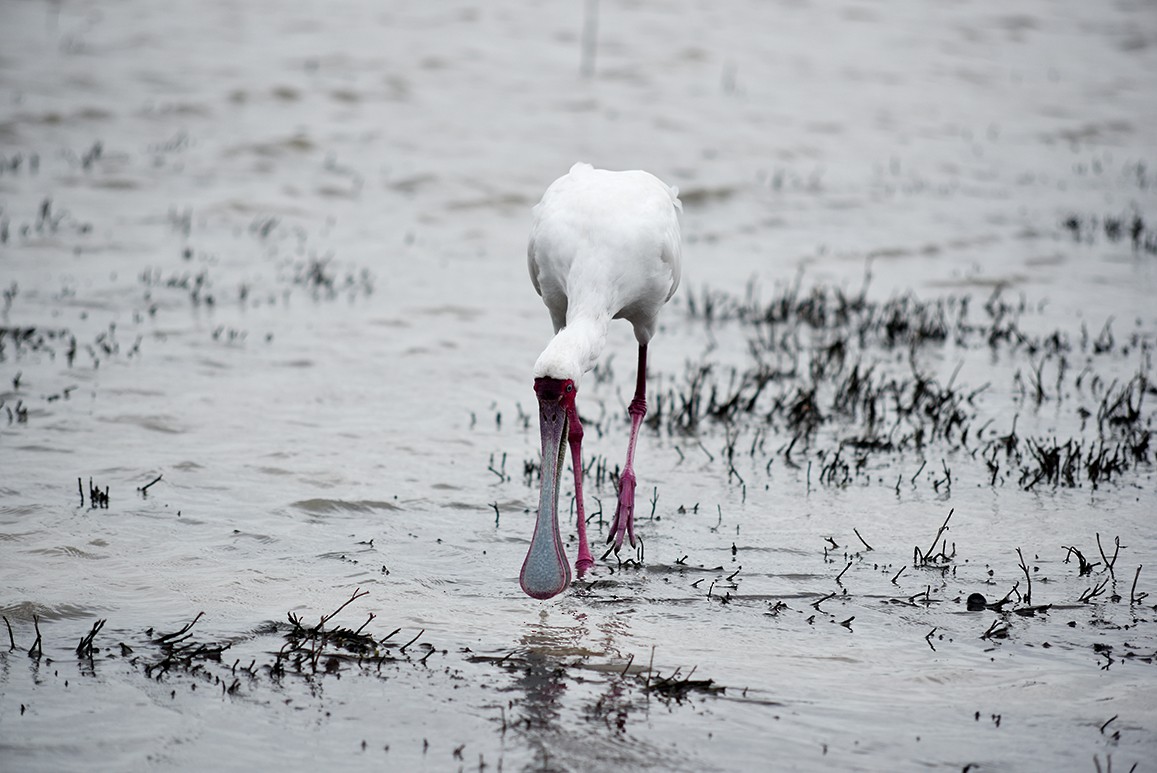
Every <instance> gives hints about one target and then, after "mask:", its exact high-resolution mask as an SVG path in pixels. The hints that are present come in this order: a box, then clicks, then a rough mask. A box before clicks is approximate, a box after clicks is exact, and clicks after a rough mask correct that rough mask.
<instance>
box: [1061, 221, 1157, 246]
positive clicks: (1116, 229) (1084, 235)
mask: <svg viewBox="0 0 1157 773" xmlns="http://www.w3.org/2000/svg"><path fill="white" fill-rule="evenodd" d="M1061 225H1062V226H1063V227H1064V229H1065V230H1066V231H1067V232H1068V233H1069V234H1070V235H1071V236H1072V237H1073V239H1074V240H1076V241H1079V242H1093V241H1096V240H1097V239H1098V238H1100V237H1102V236H1103V237H1104V238H1106V239H1108V240H1109V241H1110V242H1114V243H1116V242H1120V241H1125V240H1127V241H1128V242H1129V243H1130V244H1132V246H1133V250H1134V252H1145V253H1148V254H1150V255H1157V231H1154V230H1153V228H1152V226H1150V225H1149V224H1148V223H1146V222H1145V221H1144V220H1143V219H1142V218H1141V215H1139V214H1137V213H1136V212H1130V213H1127V214H1124V215H1105V216H1104V217H1095V216H1094V217H1083V216H1081V215H1077V214H1072V215H1069V216H1068V217H1066V218H1065V219H1064V221H1063V222H1062V223H1061Z"/></svg>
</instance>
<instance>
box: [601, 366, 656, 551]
mask: <svg viewBox="0 0 1157 773" xmlns="http://www.w3.org/2000/svg"><path fill="white" fill-rule="evenodd" d="M627 413H628V414H630V416H631V442H630V445H628V446H627V464H626V466H625V467H624V468H623V473H622V475H620V476H619V506H618V509H617V510H616V511H615V522H614V524H612V525H611V533H610V536H609V537H608V538H607V542H613V543H614V545H615V552H618V550H619V548H620V547H622V546H623V537H624V536H625V537H626V538H627V539H628V540H629V541H630V543H631V547H634V546H635V441H636V440H638V439H639V427H640V426H641V425H642V423H643V417H644V416H646V415H647V345H646V344H640V345H639V372H638V376H637V379H636V381H635V396H634V398H632V399H631V404H630V406H628V408H627Z"/></svg>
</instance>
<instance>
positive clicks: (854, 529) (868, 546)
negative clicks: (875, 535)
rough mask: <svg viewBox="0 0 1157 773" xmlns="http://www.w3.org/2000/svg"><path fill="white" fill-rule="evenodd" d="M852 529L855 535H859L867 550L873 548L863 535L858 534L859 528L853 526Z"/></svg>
mask: <svg viewBox="0 0 1157 773" xmlns="http://www.w3.org/2000/svg"><path fill="white" fill-rule="evenodd" d="M852 531H854V532H855V533H856V536H857V537H860V542H863V543H864V547H866V548H867V549H868V550H875V548H873V547H872V546H871V545H869V544H868V541H867V540H866V539H864V538H863V537H861V536H860V530H859V529H856V528H853V529H852Z"/></svg>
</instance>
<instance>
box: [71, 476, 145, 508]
mask: <svg viewBox="0 0 1157 773" xmlns="http://www.w3.org/2000/svg"><path fill="white" fill-rule="evenodd" d="M158 480H159V479H158ZM154 482H155V481H154ZM149 485H150V486H151V485H152V484H151V483H150V484H149ZM76 488H77V490H78V491H79V492H80V506H81V507H84V484H83V483H81V480H80V478H77V479H76ZM108 492H109V487H108V486H105V487H104V490H101V487H100V486H96V485H94V484H93V482H92V478H89V479H88V506H89V509H90V510H107V509H108Z"/></svg>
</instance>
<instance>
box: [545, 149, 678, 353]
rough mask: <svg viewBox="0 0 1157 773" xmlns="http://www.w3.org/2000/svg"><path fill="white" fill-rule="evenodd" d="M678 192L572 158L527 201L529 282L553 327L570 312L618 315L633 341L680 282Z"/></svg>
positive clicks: (649, 178) (637, 174) (642, 336)
mask: <svg viewBox="0 0 1157 773" xmlns="http://www.w3.org/2000/svg"><path fill="white" fill-rule="evenodd" d="M681 209H682V207H681V205H680V203H679V198H678V191H677V190H675V189H674V188H671V187H669V186H667V185H666V184H664V183H663V182H662V181H661V180H659V179H658V178H657V177H655V176H654V175H651V174H649V173H647V172H642V171H628V172H611V171H607V170H604V169H594V168H592V167H591V166H590V165H589V164H575V165H574V166H573V167H571V170H570V172H568V173H567V174H565V175H563V176H562V177H560V178H559V179H557V180H555V181H554V183H553V184H552V185H551V186H550V187H549V188H548V189H547V191H546V193H545V194H543V197H542V201H541V202H539V204H538V205H537V206H536V207H535V208H534V223H533V225H532V227H531V232H530V243H529V245H528V249H527V257H528V262H529V267H530V277H531V281H533V282H534V287H535V289H536V290H537V291H538V293H539V295H541V296H542V298H543V301H544V302H545V303H546V306H547V308H548V309H549V310H550V313H551V318H552V320H553V322H554V325H555V329H556V330H558V329H560V328H562V327H564V326H565V325H566V323H567V320H568V318H570V319H574V318H575V317H576V316H592V317H598V316H603V315H605V316H607V317H621V318H624V319H627V320H629V321H630V322H631V323H632V324H633V325H634V326H635V334H636V336H637V337H638V338H639V341H640V343H646V341H647V340H649V339H650V337H651V334H652V333H653V332H654V325H655V318H656V315H657V314H658V312H659V309H660V308H661V307H662V306H663V304H664V303H666V302H667V300H668V299H669V298H670V297H671V295H672V294H673V293H674V292H675V289H676V288H677V287H678V286H679V274H680V253H681V248H680V237H679V212H680V211H681Z"/></svg>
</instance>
